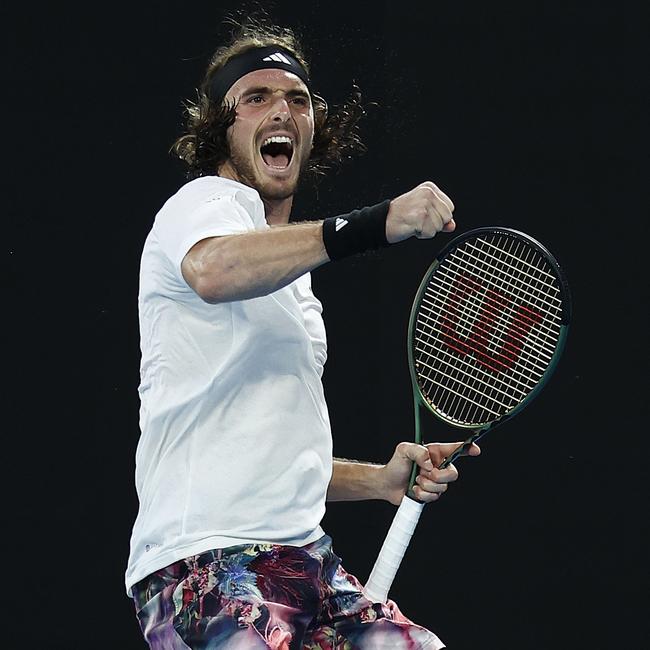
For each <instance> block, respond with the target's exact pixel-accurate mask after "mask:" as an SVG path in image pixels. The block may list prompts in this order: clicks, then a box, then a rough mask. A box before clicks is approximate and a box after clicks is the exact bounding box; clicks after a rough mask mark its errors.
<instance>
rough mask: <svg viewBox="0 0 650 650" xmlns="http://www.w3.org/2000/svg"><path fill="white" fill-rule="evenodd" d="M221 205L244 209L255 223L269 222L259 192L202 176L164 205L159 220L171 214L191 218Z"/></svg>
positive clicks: (242, 185) (226, 180)
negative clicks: (199, 212) (191, 215)
mask: <svg viewBox="0 0 650 650" xmlns="http://www.w3.org/2000/svg"><path fill="white" fill-rule="evenodd" d="M219 203H223V205H231V206H233V207H235V208H236V209H237V210H240V209H241V210H243V211H245V212H246V213H248V215H249V216H250V218H251V219H252V221H253V222H254V223H256V222H258V221H260V219H261V220H262V221H263V222H264V223H265V219H264V204H263V203H262V200H261V199H260V196H259V194H258V193H257V190H255V189H253V188H252V187H248V186H247V185H244V184H242V183H238V182H237V181H232V180H230V179H228V178H222V177H220V176H201V177H200V178H195V179H194V180H192V181H189V182H187V183H185V184H184V185H183V186H181V187H180V188H179V189H178V191H177V192H176V193H175V194H173V195H172V196H171V197H170V198H169V199H168V200H167V201H166V203H165V204H164V205H163V207H162V208H161V209H160V211H159V213H158V218H160V217H162V218H164V217H165V216H167V215H170V213H171V214H172V215H176V214H179V213H180V214H183V215H187V214H189V213H191V212H192V211H194V210H197V209H201V208H204V207H205V208H215V207H217V205H219Z"/></svg>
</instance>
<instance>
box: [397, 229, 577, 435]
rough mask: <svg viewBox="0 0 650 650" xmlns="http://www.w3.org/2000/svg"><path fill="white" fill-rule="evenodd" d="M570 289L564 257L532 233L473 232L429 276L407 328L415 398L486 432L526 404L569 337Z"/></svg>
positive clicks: (445, 252)
mask: <svg viewBox="0 0 650 650" xmlns="http://www.w3.org/2000/svg"><path fill="white" fill-rule="evenodd" d="M570 319H571V297H570V292H569V287H568V284H567V282H566V278H565V276H564V273H563V272H562V270H561V268H560V266H559V264H558V263H557V260H556V259H555V258H554V257H553V255H552V254H551V253H550V252H549V251H548V250H547V249H546V248H545V247H544V246H543V245H542V244H541V243H539V242H538V241H536V240H535V239H533V238H532V237H530V236H529V235H527V234H525V233H523V232H520V231H517V230H512V229H510V228H501V227H485V228H477V229H475V230H471V231H469V232H467V233H464V234H462V235H460V236H459V237H456V238H455V239H453V240H452V241H451V242H450V243H449V244H447V246H445V247H444V248H443V249H442V250H441V251H440V253H439V254H438V256H437V257H436V259H435V260H434V261H433V263H432V264H431V266H430V267H429V269H428V270H427V272H426V273H425V275H424V278H423V279H422V282H421V283H420V287H419V289H418V292H417V295H416V297H415V300H414V302H413V307H412V309H411V315H410V319H409V329H408V355H409V370H410V374H411V381H412V384H413V394H414V400H415V403H416V438H417V441H418V442H419V441H420V437H421V436H420V431H419V429H420V427H419V415H418V413H419V405H420V404H421V405H423V406H425V407H426V408H427V410H429V411H430V412H431V413H433V414H434V415H435V416H436V417H437V418H439V419H440V420H442V421H444V422H446V423H447V424H450V425H452V426H454V427H458V428H461V429H467V430H472V431H480V432H481V433H480V435H483V433H485V432H487V431H488V430H489V429H491V428H493V427H494V426H496V425H498V424H500V423H502V422H504V421H505V420H506V419H508V418H510V417H512V416H513V415H514V414H515V413H517V412H518V411H520V410H521V409H523V408H524V407H525V406H526V405H528V404H529V403H530V402H531V400H533V399H534V398H535V396H536V395H537V394H539V391H540V390H541V389H542V388H543V387H544V385H545V384H546V382H547V381H548V379H549V378H550V376H551V375H552V373H553V371H554V369H555V367H556V365H557V362H558V360H559V358H560V355H561V353H562V350H563V348H564V344H565V341H566V337H567V333H568V328H569V323H570Z"/></svg>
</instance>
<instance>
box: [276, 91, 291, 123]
mask: <svg viewBox="0 0 650 650" xmlns="http://www.w3.org/2000/svg"><path fill="white" fill-rule="evenodd" d="M290 116H291V111H290V110H289V103H288V102H287V99H286V97H277V98H276V100H275V102H274V104H273V110H272V114H271V119H272V120H273V121H274V122H286V121H287V120H288V119H289V118H290Z"/></svg>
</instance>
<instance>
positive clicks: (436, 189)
mask: <svg viewBox="0 0 650 650" xmlns="http://www.w3.org/2000/svg"><path fill="white" fill-rule="evenodd" d="M420 187H426V188H428V189H430V190H432V191H433V193H434V194H435V195H436V197H437V198H438V200H440V201H442V202H443V203H444V204H445V205H446V206H447V207H448V208H449V210H450V211H451V212H453V211H454V210H455V209H456V206H454V202H453V201H452V200H451V199H450V198H449V197H448V196H447V195H446V194H445V193H444V192H443V191H442V190H441V189H440V188H439V187H438V186H437V185H436V184H435V183H434V182H433V181H424V183H420Z"/></svg>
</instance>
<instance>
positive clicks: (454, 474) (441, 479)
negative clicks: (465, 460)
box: [427, 463, 458, 483]
mask: <svg viewBox="0 0 650 650" xmlns="http://www.w3.org/2000/svg"><path fill="white" fill-rule="evenodd" d="M427 476H428V477H429V478H430V479H431V480H432V481H435V482H436V483H453V482H454V481H457V480H458V470H457V469H456V466H455V465H454V464H453V463H451V465H448V466H447V467H445V469H438V468H437V467H434V468H433V469H432V470H431V471H430V472H428V473H427Z"/></svg>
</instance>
